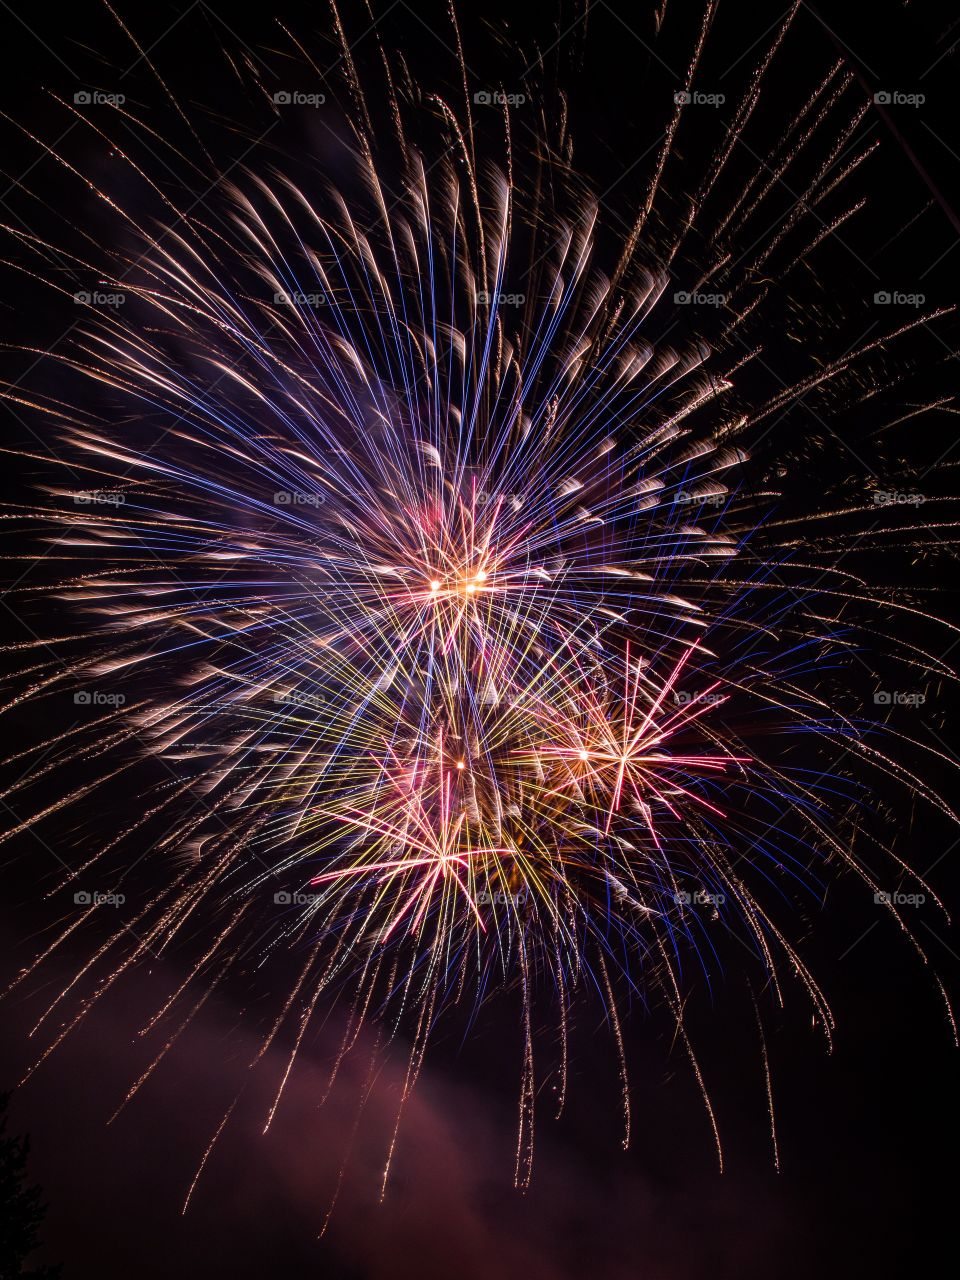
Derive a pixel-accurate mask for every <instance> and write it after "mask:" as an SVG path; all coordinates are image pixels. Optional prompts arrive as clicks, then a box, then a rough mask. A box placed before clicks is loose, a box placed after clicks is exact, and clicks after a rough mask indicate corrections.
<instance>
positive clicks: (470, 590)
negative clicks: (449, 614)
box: [430, 569, 490, 596]
mask: <svg viewBox="0 0 960 1280" xmlns="http://www.w3.org/2000/svg"><path fill="white" fill-rule="evenodd" d="M489 576H490V575H489V574H488V573H487V572H486V571H485V570H484V569H478V570H477V572H476V573H475V574H473V576H472V577H466V576H465V577H463V578H456V579H454V580H453V581H452V582H451V583H449V585H447V584H445V583H444V582H443V581H441V579H440V578H431V579H430V594H431V595H432V596H439V595H440V593H441V591H443V592H444V594H451V593H459V592H463V593H464V594H465V595H468V596H472V595H475V594H476V592H477V591H478V589H480V588H481V587H482V586H483V584H484V583H485V582H486V581H487V580H488V578H489Z"/></svg>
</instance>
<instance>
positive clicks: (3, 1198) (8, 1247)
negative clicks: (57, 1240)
mask: <svg viewBox="0 0 960 1280" xmlns="http://www.w3.org/2000/svg"><path fill="white" fill-rule="evenodd" d="M9 1102H10V1094H9V1093H0V1280H14V1277H30V1280H56V1277H58V1276H59V1275H60V1267H59V1266H55V1267H50V1266H39V1267H31V1268H27V1267H25V1265H24V1264H25V1262H26V1259H27V1257H28V1256H29V1255H30V1254H31V1253H33V1251H34V1249H36V1248H37V1247H38V1246H39V1244H40V1240H39V1238H38V1233H39V1230H40V1225H41V1223H42V1222H43V1219H44V1215H45V1214H46V1211H47V1210H46V1205H45V1204H43V1202H42V1199H41V1197H42V1195H43V1192H42V1191H41V1189H40V1187H36V1186H34V1187H31V1186H28V1185H27V1180H26V1179H27V1157H28V1155H29V1154H30V1139H29V1138H27V1137H10V1136H9V1135H8V1134H7V1106H8V1105H9Z"/></svg>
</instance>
